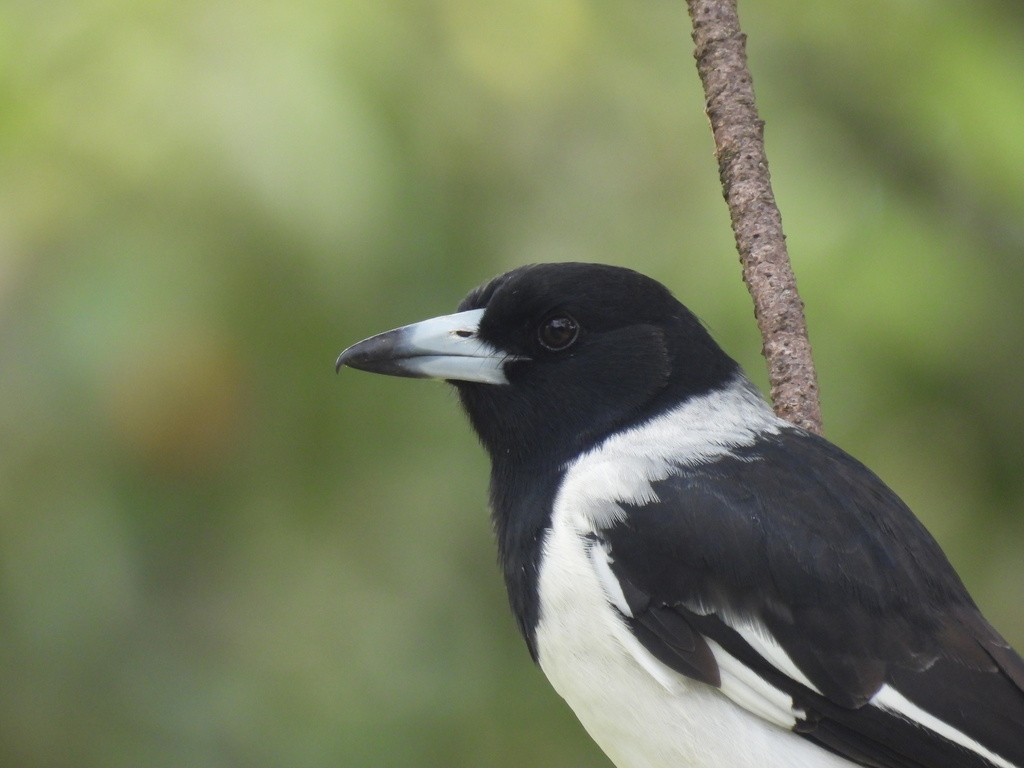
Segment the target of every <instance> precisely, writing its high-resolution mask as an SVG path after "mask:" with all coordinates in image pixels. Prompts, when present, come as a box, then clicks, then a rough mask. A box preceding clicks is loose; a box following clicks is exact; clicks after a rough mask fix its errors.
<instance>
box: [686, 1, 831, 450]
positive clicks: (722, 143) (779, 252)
mask: <svg viewBox="0 0 1024 768" xmlns="http://www.w3.org/2000/svg"><path fill="white" fill-rule="evenodd" d="M687 5H688V6H689V10H690V18H691V19H692V20H693V42H694V43H695V44H696V51H695V53H694V57H695V58H696V59H697V73H698V74H699V75H700V79H701V83H703V85H704V96H705V100H706V111H707V115H708V118H709V119H710V120H711V130H712V133H713V134H714V137H715V154H716V155H717V157H718V172H719V176H720V177H721V180H722V191H723V193H724V195H725V200H726V203H727V204H728V206H729V215H730V217H731V218H732V228H733V232H734V233H735V235H736V247H737V249H738V250H739V254H740V262H741V264H742V265H743V280H744V282H745V283H746V284H747V289H748V290H749V291H750V295H751V296H752V297H753V299H754V315H755V317H756V318H757V324H758V327H759V328H760V329H761V338H762V339H763V345H764V346H763V348H762V353H763V354H764V357H765V361H766V362H767V365H768V378H769V381H770V383H771V397H772V402H773V403H774V405H775V412H776V413H777V414H778V415H779V416H782V417H783V418H785V419H788V420H789V421H791V422H793V423H794V424H798V425H800V426H801V427H804V428H805V429H809V430H810V431H812V432H815V433H818V434H821V406H820V404H819V403H818V381H817V375H816V374H815V370H814V362H813V360H812V359H811V345H810V341H809V340H808V337H807V322H806V320H805V319H804V307H803V302H802V301H801V300H800V295H799V294H798V293H797V288H796V278H795V277H794V275H793V270H792V268H791V266H790V263H789V254H788V252H787V251H786V238H785V235H784V234H783V233H782V216H781V214H780V213H779V209H778V206H777V205H776V204H775V195H774V194H773V193H772V187H771V177H770V175H769V173H768V158H767V156H766V155H765V150H764V122H763V121H762V120H761V119H760V118H759V117H758V115H757V107H756V106H755V104H754V85H753V80H752V78H751V76H750V70H749V69H748V68H747V54H746V35H744V34H743V33H742V32H741V31H740V23H739V16H738V15H737V12H736V0H687Z"/></svg>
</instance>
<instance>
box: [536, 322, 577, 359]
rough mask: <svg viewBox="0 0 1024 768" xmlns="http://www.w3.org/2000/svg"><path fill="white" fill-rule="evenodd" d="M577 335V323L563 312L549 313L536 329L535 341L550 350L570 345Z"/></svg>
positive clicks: (555, 350) (557, 349)
mask: <svg viewBox="0 0 1024 768" xmlns="http://www.w3.org/2000/svg"><path fill="white" fill-rule="evenodd" d="M579 335H580V326H579V323H577V322H576V321H575V320H573V319H572V318H571V317H569V316H568V315H565V314H559V315H551V316H550V317H548V318H547V319H546V320H545V321H544V322H543V323H541V324H540V328H538V329H537V341H539V342H540V344H541V346H542V347H544V348H545V349H550V350H551V351H552V352H558V351H560V350H563V349H565V348H566V347H570V346H572V343H573V342H574V341H576V337H577V336H579Z"/></svg>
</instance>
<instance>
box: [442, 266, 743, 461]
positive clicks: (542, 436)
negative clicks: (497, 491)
mask: <svg viewBox="0 0 1024 768" xmlns="http://www.w3.org/2000/svg"><path fill="white" fill-rule="evenodd" d="M481 309H482V310H484V312H483V316H482V317H481V318H480V323H479V327H478V329H477V338H478V339H479V340H480V341H481V342H483V343H485V344H486V345H487V346H489V347H492V348H493V349H496V350H499V351H500V352H501V353H503V354H505V355H507V356H508V357H509V358H510V359H509V360H508V361H507V362H505V363H504V372H505V376H506V377H507V379H508V382H509V383H508V385H506V386H494V385H489V384H481V383H479V382H475V381H453V382H452V383H453V384H454V385H455V386H456V388H457V389H458V391H459V395H460V397H461V399H462V404H463V406H464V407H465V409H466V411H467V413H468V414H469V418H470V420H471V422H472V424H473V427H474V428H475V429H476V431H477V433H478V434H479V435H480V438H481V440H482V441H483V443H484V445H485V446H486V447H487V449H488V451H489V452H490V453H491V456H492V458H494V459H495V460H503V459H507V458H511V459H513V460H515V461H518V462H526V463H530V459H531V457H536V458H543V459H544V460H548V461H550V460H551V459H555V460H564V459H567V458H569V457H571V456H573V455H575V454H576V453H577V452H579V451H580V450H584V449H586V448H589V447H591V446H593V445H594V444H595V443H596V442H598V441H600V440H601V439H602V438H603V437H605V436H606V435H608V434H609V433H610V432H613V431H615V430H617V429H619V428H621V427H623V426H626V425H629V424H630V423H634V422H637V421H642V420H645V419H648V418H650V417H651V416H654V415H656V414H657V413H660V412H662V411H663V410H665V409H666V408H670V407H672V406H673V405H676V404H678V403H679V402H680V401H682V400H683V399H686V398H687V397H691V396H694V395H699V394H703V393H705V392H708V391H710V390H712V389H714V388H716V387H720V386H722V385H723V384H725V383H726V382H727V381H729V380H730V379H731V378H732V377H733V376H734V375H735V373H736V371H737V370H738V369H737V365H736V363H735V362H734V361H733V360H731V359H730V358H729V357H728V356H727V355H726V354H725V353H724V352H723V351H722V350H721V348H720V347H719V346H718V345H717V344H716V343H715V342H714V340H712V339H711V337H710V335H709V334H708V333H707V331H706V330H705V329H704V327H703V326H702V325H701V323H700V321H699V320H697V318H696V317H695V316H694V315H693V314H692V313H691V312H690V311H689V310H688V309H687V308H686V307H684V306H683V305H682V304H680V303H679V302H678V301H676V300H675V298H673V296H672V294H671V293H670V292H669V291H668V289H667V288H665V286H663V285H661V283H658V282H657V281H655V280H652V279H650V278H648V277H645V276H644V275H641V274H639V273H638V272H634V271H633V270H630V269H625V268H622V267H612V266H606V265H602V264H580V263H562V264H537V265H531V266H527V267H520V268H519V269H515V270H513V271H511V272H508V273H506V274H504V275H501V276H499V277H496V278H495V279H493V280H491V281H490V282H488V283H486V284H485V285H483V286H481V287H479V288H477V289H475V290H473V291H472V292H470V294H469V295H468V296H467V297H466V298H465V299H464V300H463V302H462V303H461V304H460V305H459V311H460V312H464V311H469V310H481ZM552 454H554V455H552Z"/></svg>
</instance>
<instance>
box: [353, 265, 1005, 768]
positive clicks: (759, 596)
mask: <svg viewBox="0 0 1024 768" xmlns="http://www.w3.org/2000/svg"><path fill="white" fill-rule="evenodd" d="M344 366H348V367H351V368H354V369H359V370H363V371H369V372H374V373H379V374H386V375H392V376H403V377H411V378H425V379H437V380H442V381H447V382H450V383H451V384H452V385H453V386H454V388H455V389H456V391H457V393H458V399H459V401H460V403H461V406H462V408H463V409H464V411H465V413H466V414H467V415H468V418H469V422H470V424H471V426H472V428H473V429H474V431H475V432H476V434H477V436H478V437H479V439H480V442H481V443H482V444H483V447H484V448H485V449H486V451H487V453H488V454H489V457H490V461H491V473H490V491H489V501H490V511H491V518H492V524H493V528H494V532H495V538H496V540H497V549H498V561H499V564H500V568H501V571H502V574H503V577H504V581H505V585H506V587H507V591H508V598H509V604H510V607H511V610H512V613H513V614H514V617H515V620H516V622H517V625H518V628H519V630H520V631H521V633H522V635H523V637H524V639H525V641H526V645H527V648H528V650H529V653H530V655H531V656H532V658H533V660H534V661H535V662H536V663H537V664H538V665H539V666H540V668H541V669H542V670H543V672H544V673H545V675H546V676H547V678H548V680H549V681H550V683H551V684H552V686H553V687H554V689H555V690H556V691H557V693H558V694H559V695H560V696H561V697H562V698H563V699H565V701H566V702H567V703H568V705H569V706H570V707H571V708H572V710H573V711H574V712H575V714H576V716H577V718H578V719H579V721H580V722H581V723H582V725H583V727H584V728H585V729H586V730H587V732H588V733H589V734H590V736H591V738H592V739H593V740H594V741H595V742H596V743H597V744H598V746H599V747H600V748H601V749H602V750H603V751H604V752H605V753H606V755H607V756H608V757H609V759H610V760H611V761H612V762H613V763H614V764H615V765H616V766H618V768H683V767H684V766H687V767H688V766H709V767H710V766H715V767H716V768H753V767H756V768H840V767H841V766H852V765H860V766H873V767H874V768H993V767H995V768H1024V660H1022V659H1021V657H1020V656H1019V655H1018V654H1017V653H1016V652H1015V651H1014V650H1013V649H1012V648H1011V646H1010V645H1009V644H1008V643H1007V641H1006V640H1004V639H1003V637H1001V636H1000V634H999V633H998V632H997V631H996V630H995V629H994V628H993V627H992V626H991V625H990V624H989V623H988V622H987V621H986V619H985V618H984V617H983V616H982V614H981V612H980V611H979V609H978V608H977V606H976V605H975V603H974V601H973V600H972V598H971V597H970V595H969V594H968V592H967V590H966V588H965V587H964V585H963V583H962V581H961V579H960V577H959V576H958V575H957V573H956V571H955V570H954V569H953V567H952V566H951V564H950V563H949V561H948V559H947V558H946V556H945V555H944V553H943V552H942V550H941V549H940V547H939V545H938V544H937V543H936V541H935V540H934V539H933V538H932V536H931V535H930V534H929V533H928V532H927V530H926V529H925V528H924V526H923V525H922V523H921V522H919V520H918V519H917V518H916V517H915V516H914V514H913V513H912V512H911V511H910V509H909V508H908V507H907V506H906V504H904V502H903V501H901V500H900V498H899V497H898V496H897V495H896V494H895V493H894V492H893V491H892V490H890V489H889V488H888V487H887V486H886V485H885V484H884V483H883V482H882V480H880V479H879V478H878V477H877V476H876V475H875V474H874V473H873V472H872V471H871V470H869V469H868V468H867V467H866V466H864V465H863V464H861V463H860V462H858V461H857V460H856V459H854V458H853V457H852V456H850V455H849V454H847V453H845V452H844V451H843V450H841V449H840V448H838V447H836V446H835V445H833V444H832V443H830V442H828V441H827V440H825V439H824V438H823V437H820V436H818V435H816V434H813V433H811V432H809V431H807V430H805V429H802V428H800V427H799V426H795V425H793V424H791V423H789V422H787V421H785V420H783V419H782V418H780V417H778V416H776V415H775V413H774V412H773V411H772V409H771V406H770V405H769V404H768V402H767V401H766V400H765V399H764V397H763V396H762V395H761V394H760V392H759V391H758V390H757V388H756V387H755V386H754V385H753V384H752V383H751V381H750V380H749V379H748V378H747V376H746V375H745V374H744V372H743V370H742V369H741V368H740V366H739V365H738V364H737V363H736V362H735V361H734V360H733V359H732V358H731V357H729V355H728V354H726V352H725V351H723V349H722V348H721V347H720V346H719V345H718V344H717V343H716V342H715V341H714V340H713V339H712V337H711V335H710V334H709V332H708V331H707V329H706V328H705V326H704V325H703V324H702V323H701V321H700V320H698V319H697V317H696V316H695V315H694V314H693V313H692V312H691V311H690V310H689V309H687V308H686V307H685V306H684V305H683V304H681V303H680V302H679V301H678V300H677V299H676V298H675V297H674V296H673V295H672V293H671V292H670V290H669V289H668V288H666V287H665V286H664V285H662V284H661V283H659V282H657V281H656V280H654V279H652V278H649V277H646V276H644V275H642V274H640V273H638V272H635V271H633V270H630V269H627V268H625V267H618V266H611V265H603V264H586V263H576V262H565V263H544V264H532V265H527V266H522V267H518V268H516V269H513V270H511V271H509V272H507V273H505V274H502V275H500V276H498V277H496V278H494V279H492V280H490V281H489V282H487V283H485V284H483V285H481V286H480V287H478V288H476V289H474V290H472V291H471V292H470V293H469V294H468V295H467V296H466V298H465V299H464V300H463V301H462V302H461V303H460V304H459V305H458V308H457V311H456V313H455V314H450V315H444V316H440V317H435V318H433V319H429V320H424V321H422V322H418V323H414V324H412V325H407V326H404V327H401V328H397V329H395V330H392V331H388V332H385V333H382V334H378V335H376V336H373V337H371V338H368V339H366V340H364V341H360V342H359V343H357V344H354V345H353V346H351V347H349V348H348V349H346V350H345V351H344V352H342V354H341V355H340V357H338V359H337V366H336V370H339V371H340V370H341V368H342V367H344Z"/></svg>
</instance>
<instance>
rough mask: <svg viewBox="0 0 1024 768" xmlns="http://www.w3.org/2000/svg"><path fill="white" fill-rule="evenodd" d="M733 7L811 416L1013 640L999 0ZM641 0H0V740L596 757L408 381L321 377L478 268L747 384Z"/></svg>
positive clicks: (272, 752) (109, 762)
mask: <svg viewBox="0 0 1024 768" xmlns="http://www.w3.org/2000/svg"><path fill="white" fill-rule="evenodd" d="M742 5H743V7H742V8H741V11H742V13H743V20H744V25H745V28H746V31H747V32H748V34H749V38H750V39H749V49H750V55H751V63H752V68H753V71H754V76H755V81H756V85H757V89H758V97H759V100H760V106H761V108H762V112H763V116H764V117H765V119H766V120H767V126H768V128H767V136H768V151H769V157H770V158H771V161H772V170H773V174H774V178H775V182H776V185H777V193H778V197H779V201H780V204H781V207H782V210H783V215H784V217H785V220H786V225H787V231H788V234H789V242H790V246H791V253H792V255H793V258H794V261H795V265H796V270H797V273H798V276H799V278H800V282H801V288H802V292H803V296H804V299H805V301H806V303H807V308H808V314H809V319H810V324H811V331H812V341H813V342H814V345H815V350H816V354H817V362H818V365H819V373H820V377H821V382H822V389H823V400H824V411H825V423H826V430H827V433H828V435H829V436H830V437H831V438H832V439H833V440H834V441H836V442H837V443H839V444H840V445H842V446H843V447H845V448H847V449H848V450H850V451H851V452H852V453H854V454H855V455H857V456H858V457H859V458H861V459H862V460H864V461H866V462H867V463H868V464H869V465H870V466H872V467H873V468H874V469H875V470H876V471H878V472H879V474H881V475H882V477H884V478H885V479H886V480H887V481H888V482H890V483H891V484H892V485H893V486H894V487H895V488H896V490H897V491H898V492H900V493H901V494H902V495H903V496H904V498H906V499H907V500H908V502H910V504H911V506H912V507H913V508H914V509H915V510H916V511H917V512H918V514H919V515H920V516H921V517H922V518H923V519H924V520H925V522H926V523H927V525H928V526H929V527H930V528H931V530H932V531H933V532H934V533H935V534H936V536H937V537H938V538H939V539H940V541H941V542H942V544H943V546H944V547H945V548H946V549H947V552H948V553H949V555H950V557H951V559H952V560H953V561H954V563H955V564H956V565H957V566H958V568H959V569H960V570H961V572H962V574H963V576H964V578H965V581H966V582H967V583H968V585H969V587H970V588H971V590H972V592H973V593H974V594H975V596H976V598H977V599H978V601H979V603H980V604H981V605H982V607H983V608H984V610H985V611H986V613H987V615H988V616H989V618H990V619H991V620H992V621H993V623H994V624H995V625H996V626H997V627H999V628H1000V629H1001V630H1002V631H1003V632H1004V633H1005V634H1006V635H1007V636H1008V637H1009V638H1010V639H1012V640H1013V641H1014V642H1015V643H1016V644H1017V646H1018V647H1022V646H1024V611H1022V610H1021V608H1022V599H1021V593H1022V589H1024V479H1022V478H1024V441H1022V439H1021V434H1022V432H1024V399H1022V398H1021V387H1022V384H1021V382H1022V380H1024V302H1021V300H1020V296H1021V294H1022V293H1024V259H1022V256H1024V149H1022V146H1024V144H1022V142H1021V130H1022V126H1024V12H1022V10H1021V9H1022V6H1021V5H1020V4H1019V3H1018V2H1017V0H1003V1H1002V2H997V1H996V0H980V1H979V2H975V3H971V4H965V3H954V2H941V1H940V2H934V3H928V4H924V3H917V2H911V1H910V0H886V1H885V2H881V0H866V2H863V3H854V4H834V3H818V4H808V3H805V2H793V1H792V0H773V1H772V2H764V1H762V0H750V2H749V3H744V4H742ZM701 106H702V95H701V93H700V90H699V85H698V82H697V77H696V74H695V71H694V68H693V63H692V59H691V46H690V39H689V22H688V19H687V17H686V14H685V6H684V4H683V3H682V2H681V0H680V1H679V2H667V0H646V1H645V2H623V1H622V0H590V1H589V2H588V1H587V0H556V1H555V2H550V0H426V1H425V2H416V3H405V2H400V1H399V0H374V1H373V2H371V1H370V0H333V1H332V2H329V3H328V2H323V1H322V0H300V1H299V2H292V3H284V2H274V1H273V0H257V2H251V3H244V4H243V3H241V2H237V0H236V1H234V2H233V1H232V0H204V1H203V2H195V1H194V0H185V1H184V2H177V3H170V2H164V1H162V0H151V1H150V2H146V3H138V2H128V1H127V0H104V1H101V0H79V2H74V3H72V2H68V1H67V0H64V1H60V0H57V1H55V2H48V3H27V2H16V1H12V2H8V3H5V4H3V5H2V6H0V350H2V355H0V764H2V765H4V766H10V767H11V768H34V767H35V766H49V767H57V768H59V767H61V766H67V767H68V768H70V767H71V766H74V767H75V768H88V767H89V766H96V767H97V768H99V767H100V766H102V767H103V768H117V767H118V766H124V767H125V768H127V767H128V766H133V767H134V766H139V765H145V766H150V767H151V768H160V767H161V766H168V767H169V766H183V765H187V766H197V767H200V768H201V767H202V766H211V767H212V766H218V767H219V766H240V767H241V766H245V767H246V768H254V767H256V768H258V767H259V766H280V765H285V766H289V767H290V768H306V767H307V766H308V767H309V768H313V767H315V766H346V767H351V766H375V767H380V766H481V765H487V766H499V767H500V766H516V767H518V766H541V767H543V766H551V767H554V766H572V765H607V762H606V761H605V759H604V758H603V757H601V756H600V755H599V754H598V752H597V750H596V748H594V747H593V746H592V745H591V744H590V743H589V741H588V740H587V738H586V736H585V735H584V734H583V733H582V731H581V729H580V728H579V727H578V725H576V723H575V721H574V719H573V717H572V715H571V713H570V712H569V711H568V710H567V708H566V707H565V706H564V705H563V704H562V703H561V702H560V701H559V700H558V698H557V696H556V695H555V694H554V693H553V692H551V691H550V690H549V689H548V687H547V685H546V683H545V682H544V680H543V678H542V675H541V674H540V672H539V671H537V670H535V669H534V668H533V667H532V665H531V664H530V662H529V659H528V656H527V653H526V651H525V648H524V646H523V644H522V642H521V640H520V639H519V638H518V637H517V635H516V633H515V630H514V627H513V623H512V621H511V619H510V617H509V615H508V612H507V609H506V606H505V598H504V594H503V588H502V585H501V583H500V580H499V576H498V573H497V569H496V567H495V565H494V555H493V548H492V544H491V541H490V531H489V524H488V521H487V517H486V514H485V511H484V504H485V498H486V475H487V465H486V461H485V458H484V456H483V455H482V452H481V451H480V450H479V448H478V447H477V445H476V443H475V440H474V438H473V437H472V435H471V433H470V432H469V429H468V427H467V426H466V424H465V423H464V421H463V420H462V419H461V417H460V415H459V414H458V413H457V408H456V407H455V402H454V398H453V397H452V396H451V394H450V393H449V392H447V391H446V388H445V387H444V386H441V385H431V384H423V383H414V382H409V381H405V380H389V379H382V378H379V377H372V376H366V375H361V374H357V373H353V372H344V373H343V375H342V376H341V377H340V378H337V377H335V375H334V372H333V370H332V364H333V361H334V357H335V356H336V354H337V353H338V352H339V351H340V350H341V348H342V347H344V346H347V345H348V344H349V343H351V342H354V341H356V340H358V339H360V338H362V337H364V336H366V335H369V334H371V333H374V332H377V331H381V330H384V329H387V328H391V327H394V326H397V325H400V324H404V323H407V322H411V321H414V320H418V319H421V318H424V317H428V316H432V315H435V314H443V313H447V312H449V311H451V310H452V309H453V307H454V306H455V304H456V303H457V302H458V300H459V299H460V298H461V296H462V295H463V294H464V293H465V291H466V290H468V289H469V288H471V287H472V286H474V285H475V284H477V283H479V282H481V281H483V280H485V279H487V278H488V277H490V276H492V275H493V274H496V273H498V272H500V271H503V270H505V269H508V268H510V267H512V266H514V265H517V264H521V263H526V262H534V261H552V260H567V259H580V260H588V261H602V262H611V263H617V264H624V265H628V266H631V267H634V268H636V269H639V270H641V271H643V272H646V273H648V274H651V275H652V276H654V277H656V278H658V279H660V280H662V281H663V282H665V283H666V284H668V285H670V286H671V287H672V288H673V289H674V290H675V291H676V292H677V294H678V295H679V296H680V298H682V299H683V300H684V301H685V302H687V303H688V304H690V306H691V307H693V308H694V310H695V311H696V312H697V313H698V314H699V315H701V316H702V317H704V318H705V319H706V320H707V322H708V324H709V325H710V327H711V328H712V329H713V331H714V332H715V334H716V335H717V337H718V338H719V339H720V341H722V343H723V344H724V345H725V346H726V348H727V349H729V350H731V351H732V352H733V353H734V354H735V355H736V356H737V357H738V358H739V359H740V360H741V361H742V362H743V363H744V365H745V366H746V367H747V369H748V370H749V371H750V372H751V373H752V375H753V376H754V377H755V379H757V380H758V381H759V382H761V383H762V384H763V381H764V374H763V372H762V368H763V366H762V364H761V361H760V359H759V355H758V350H759V341H758V338H757V335H756V330H755V328H754V323H753V320H752V318H751V310H750V304H749V300H748V299H747V297H746V295H745V291H744V289H743V287H742V285H741V283H740V277H739V269H738V267H737V265H736V263H735V261H736V260H735V256H734V254H733V246H732V236H731V233H730V230H729V225H728V219H727V215H726V211H725V206H724V205H723V203H722V202H721V197H720V190H719V188H718V181H717V172H716V168H715V164H714V160H713V156H712V145H711V139H710V136H709V132H708V130H707V126H706V122H705V119H704V116H703V114H702V112H701Z"/></svg>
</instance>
